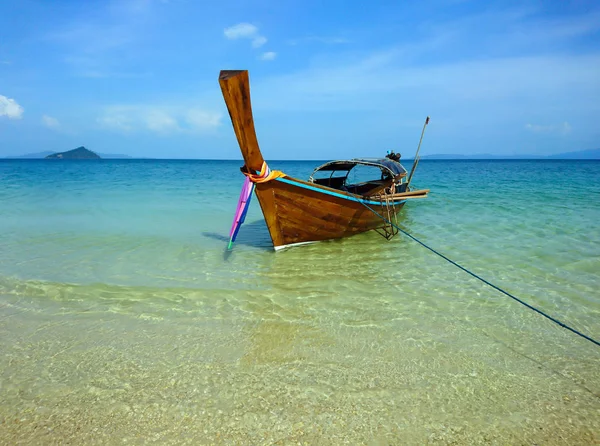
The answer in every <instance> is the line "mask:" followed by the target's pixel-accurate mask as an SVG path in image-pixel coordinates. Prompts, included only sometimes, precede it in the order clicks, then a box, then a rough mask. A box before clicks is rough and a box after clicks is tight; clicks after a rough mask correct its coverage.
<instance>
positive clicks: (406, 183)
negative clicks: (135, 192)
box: [219, 71, 429, 250]
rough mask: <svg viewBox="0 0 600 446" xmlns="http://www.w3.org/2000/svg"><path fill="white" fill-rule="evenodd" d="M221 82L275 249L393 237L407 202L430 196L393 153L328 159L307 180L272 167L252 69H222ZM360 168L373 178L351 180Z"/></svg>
mask: <svg viewBox="0 0 600 446" xmlns="http://www.w3.org/2000/svg"><path fill="white" fill-rule="evenodd" d="M219 83H220V85H221V90H222V92H223V97H224V99H225V103H226V104H227V109H228V110H229V115H230V117H231V122H232V124H233V128H234V131H235V134H236V137H237V140H238V144H239V146H240V150H241V152H242V156H243V157H244V162H245V165H244V166H243V167H242V168H241V171H242V173H243V174H244V175H245V176H246V181H247V182H249V183H252V185H253V187H252V188H245V189H248V190H249V193H250V194H251V193H252V191H253V190H254V191H255V192H256V196H257V198H258V201H259V202H260V206H261V208H262V212H263V215H264V217H265V221H266V223H267V227H268V228H269V233H270V235H271V240H272V241H273V246H274V248H275V249H276V250H278V249H282V248H286V247H289V246H293V245H300V244H304V243H311V242H316V241H320V240H327V239H335V238H341V237H348V236H351V235H354V234H358V233H361V232H365V231H369V230H376V231H378V232H379V233H380V234H382V235H383V236H384V237H386V238H388V239H389V238H391V237H393V236H394V235H395V234H396V233H397V231H396V230H395V229H394V227H393V226H392V225H390V224H389V222H394V221H395V218H396V214H397V213H398V212H399V211H400V209H401V208H402V207H403V206H404V204H405V203H406V201H407V200H409V199H415V198H425V197H426V196H427V193H428V192H429V190H428V189H423V190H411V189H410V179H411V177H412V173H413V172H414V170H413V172H411V175H410V176H408V175H407V172H406V169H405V168H404V167H403V166H402V165H401V164H400V163H399V162H398V161H396V160H395V159H394V157H386V158H360V159H348V160H336V161H330V162H328V163H325V164H323V165H321V166H319V167H317V168H316V169H315V171H314V172H313V174H312V175H311V176H310V178H309V179H308V181H303V180H300V179H297V178H293V177H290V176H288V175H286V174H284V173H283V172H279V171H271V170H270V169H269V167H268V165H267V163H266V162H265V160H264V159H263V156H262V153H261V151H260V148H259V146H258V140H257V138H256V132H255V129H254V120H253V117H252V105H251V102H250V85H249V81H248V72H247V71H221V73H220V76H219ZM415 161H416V160H415ZM357 166H361V168H363V167H364V168H370V169H372V170H373V172H374V175H373V177H371V179H369V180H367V181H361V182H358V183H351V182H350V181H349V174H350V172H351V171H352V170H353V169H355V168H357ZM407 176H408V178H407ZM242 198H244V197H241V198H240V203H243V204H244V205H247V203H248V202H249V200H248V198H249V197H245V198H244V199H242ZM377 214H379V215H377ZM244 216H245V210H240V209H238V212H237V213H236V221H234V227H233V228H232V234H236V233H237V229H238V228H239V225H240V224H241V223H242V222H243V217H244ZM381 216H383V217H384V219H382V218H381ZM385 220H387V222H386V221H385Z"/></svg>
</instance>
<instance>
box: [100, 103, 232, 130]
mask: <svg viewBox="0 0 600 446" xmlns="http://www.w3.org/2000/svg"><path fill="white" fill-rule="evenodd" d="M221 118H222V114H221V113H219V112H213V111H208V110H201V109H197V108H187V107H181V106H158V105H117V106H111V107H107V108H106V109H105V110H104V112H103V114H102V115H100V116H99V117H98V119H97V122H98V124H100V125H101V126H102V127H104V128H105V129H107V130H112V131H118V132H143V131H150V132H153V133H157V134H161V135H166V134H172V133H181V132H188V133H190V132H207V131H210V130H213V129H214V128H216V127H218V126H219V125H220V124H221Z"/></svg>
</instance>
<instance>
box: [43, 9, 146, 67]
mask: <svg viewBox="0 0 600 446" xmlns="http://www.w3.org/2000/svg"><path fill="white" fill-rule="evenodd" d="M154 4H155V2H153V1H149V0H123V1H118V2H108V3H107V4H106V6H105V7H102V8H99V9H98V11H97V12H96V14H94V15H85V16H81V17H75V18H74V19H72V20H70V21H69V22H67V23H66V24H63V26H61V27H60V29H58V30H56V31H54V32H50V33H48V34H46V35H45V37H44V40H45V41H46V42H49V43H51V44H53V45H56V46H57V47H58V49H57V53H62V54H64V56H63V57H64V58H63V60H64V62H65V63H66V64H67V65H68V66H70V67H71V69H72V71H73V73H74V74H75V75H77V76H82V77H97V78H103V77H134V76H137V73H135V72H134V73H131V74H129V72H130V71H133V70H129V67H130V66H132V65H133V64H132V61H135V60H136V59H137V58H138V51H137V46H138V44H139V43H140V42H143V41H144V39H145V38H146V37H147V36H148V35H149V34H148V29H149V27H150V26H151V25H152V23H153V22H154V16H155V14H153V8H152V6H153V5H154ZM124 72H125V73H126V74H123V73H124Z"/></svg>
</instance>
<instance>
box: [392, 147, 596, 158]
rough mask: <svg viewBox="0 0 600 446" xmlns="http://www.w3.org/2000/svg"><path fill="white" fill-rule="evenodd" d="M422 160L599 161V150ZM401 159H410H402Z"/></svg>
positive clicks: (450, 156)
mask: <svg viewBox="0 0 600 446" xmlns="http://www.w3.org/2000/svg"><path fill="white" fill-rule="evenodd" d="M421 158H422V159H428V160H477V159H480V160H538V159H554V160H600V149H591V150H578V151H576V152H565V153H559V154H556V155H547V156H540V155H491V154H485V153H483V154H474V155H455V154H448V155H447V154H436V155H424V156H422V157H421ZM403 159H412V157H411V158H403Z"/></svg>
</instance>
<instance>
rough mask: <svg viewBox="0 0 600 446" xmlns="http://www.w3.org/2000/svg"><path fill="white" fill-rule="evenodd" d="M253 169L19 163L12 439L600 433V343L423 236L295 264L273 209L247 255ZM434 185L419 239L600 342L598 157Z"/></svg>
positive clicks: (468, 167)
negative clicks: (235, 220) (242, 193)
mask: <svg viewBox="0 0 600 446" xmlns="http://www.w3.org/2000/svg"><path fill="white" fill-rule="evenodd" d="M241 164H242V162H241V161H161V160H123V161H121V160H100V161H46V160H27V161H25V160H14V161H13V160H0V337H1V339H2V342H1V343H0V443H1V444H58V443H60V444H86V445H87V444H123V443H128V444H131V443H133V444H142V443H143V444H161V445H162V444H194V445H196V444H244V445H256V444H336V445H337V444H352V445H355V444H369V445H371V444H372V445H388V444H415V445H421V444H503V445H504V444H519V445H521V444H523V445H532V444H544V445H546V444H550V445H552V444H568V445H579V444H582V445H583V444H598V442H600V348H598V347H597V346H595V345H593V344H592V343H590V342H588V341H586V340H583V339H581V338H579V337H577V336H575V335H574V334H572V333H570V332H568V331H567V330H565V329H563V328H561V327H559V326H557V325H555V324H553V323H551V322H550V321H548V320H546V319H544V318H543V317H541V316H540V315H538V314H536V313H534V312H532V311H530V310H528V309H526V308H525V307H523V306H521V305H520V304H518V303H516V302H514V301H513V300H511V299H509V298H507V297H505V296H503V295H502V294H500V293H499V292H497V291H495V290H494V289H492V288H490V287H488V286H486V285H484V284H482V283H481V282H479V281H477V280H475V279H473V278H472V277H470V276H468V275H467V274H465V273H464V272H462V271H460V270H458V269H457V268H455V267H454V266H452V265H450V264H449V263H447V262H446V261H444V260H442V259H440V258H439V257H437V256H435V255H434V254H432V253H431V252H429V251H427V250H426V249H424V248H423V247H421V246H420V245H418V244H417V243H415V242H414V241H412V240H410V239H409V238H407V237H405V236H402V235H399V236H397V237H396V238H395V239H393V240H391V241H389V242H388V241H386V240H385V239H383V238H382V237H381V236H379V235H378V234H376V233H374V232H371V233H366V234H361V235H358V236H355V237H352V238H347V239H343V240H337V241H331V242H322V243H317V244H313V245H308V246H302V247H297V248H292V249H289V250H284V251H282V252H277V253H276V252H274V251H273V250H272V249H271V243H270V238H269V234H268V232H267V229H266V226H265V223H264V221H263V219H262V214H261V212H260V207H259V206H258V202H256V201H253V202H252V204H251V209H250V211H249V213H248V217H247V219H246V224H245V225H244V226H243V227H242V229H241V231H240V235H239V237H238V241H237V242H236V244H235V246H234V249H233V250H232V251H231V252H226V250H225V248H226V246H227V239H228V234H229V228H230V225H231V219H232V217H233V213H234V210H235V207H236V204H237V199H238V194H239V190H240V188H241V185H242V181H243V176H242V175H241V174H240V172H239V167H240V166H241ZM317 164H319V162H306V161H301V162H292V161H280V162H277V161H273V162H271V163H270V166H271V167H272V168H275V169H281V170H283V171H285V172H286V173H288V174H290V175H293V176H298V177H300V178H307V177H308V176H309V175H310V173H311V171H312V168H313V167H314V166H315V165H317ZM407 164H408V165H407V166H406V167H408V168H410V162H409V163H407ZM415 185H416V186H418V187H423V188H430V189H431V193H430V197H429V198H428V199H426V200H413V201H410V202H408V203H407V205H406V206H405V207H404V208H403V210H402V212H401V214H400V217H399V221H400V225H401V227H402V228H403V229H405V230H407V231H408V232H410V233H411V234H413V235H414V236H416V237H418V238H419V239H420V240H422V241H423V242H425V243H427V244H429V245H430V246H432V247H434V248H435V249H438V250H440V251H441V252H442V253H444V254H446V255H447V256H449V257H450V258H452V259H454V260H455V261H457V262H458V263H460V264H462V265H463V266H465V267H467V268H469V269H471V270H472V271H474V272H475V273H477V274H480V275H481V276H483V277H484V278H486V279H488V280H490V281H491V282H493V283H495V284H497V285H498V286H501V287H503V288H505V289H506V290H507V291H509V292H511V293H514V294H516V295H517V296H518V297H520V298H522V299H524V300H525V301H527V302H528V303H530V304H532V305H535V306H536V307H539V308H540V309H542V310H544V311H546V312H547V313H549V314H551V315H553V316H555V317H557V318H558V319H560V320H562V321H563V322H565V323H568V324H569V325H571V326H573V327H574V328H576V329H577V330H580V331H581V332H583V333H586V334H587V335H589V336H592V337H594V338H596V339H599V338H600V162H595V161H421V163H420V164H419V168H418V170H417V174H416V176H415Z"/></svg>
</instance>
